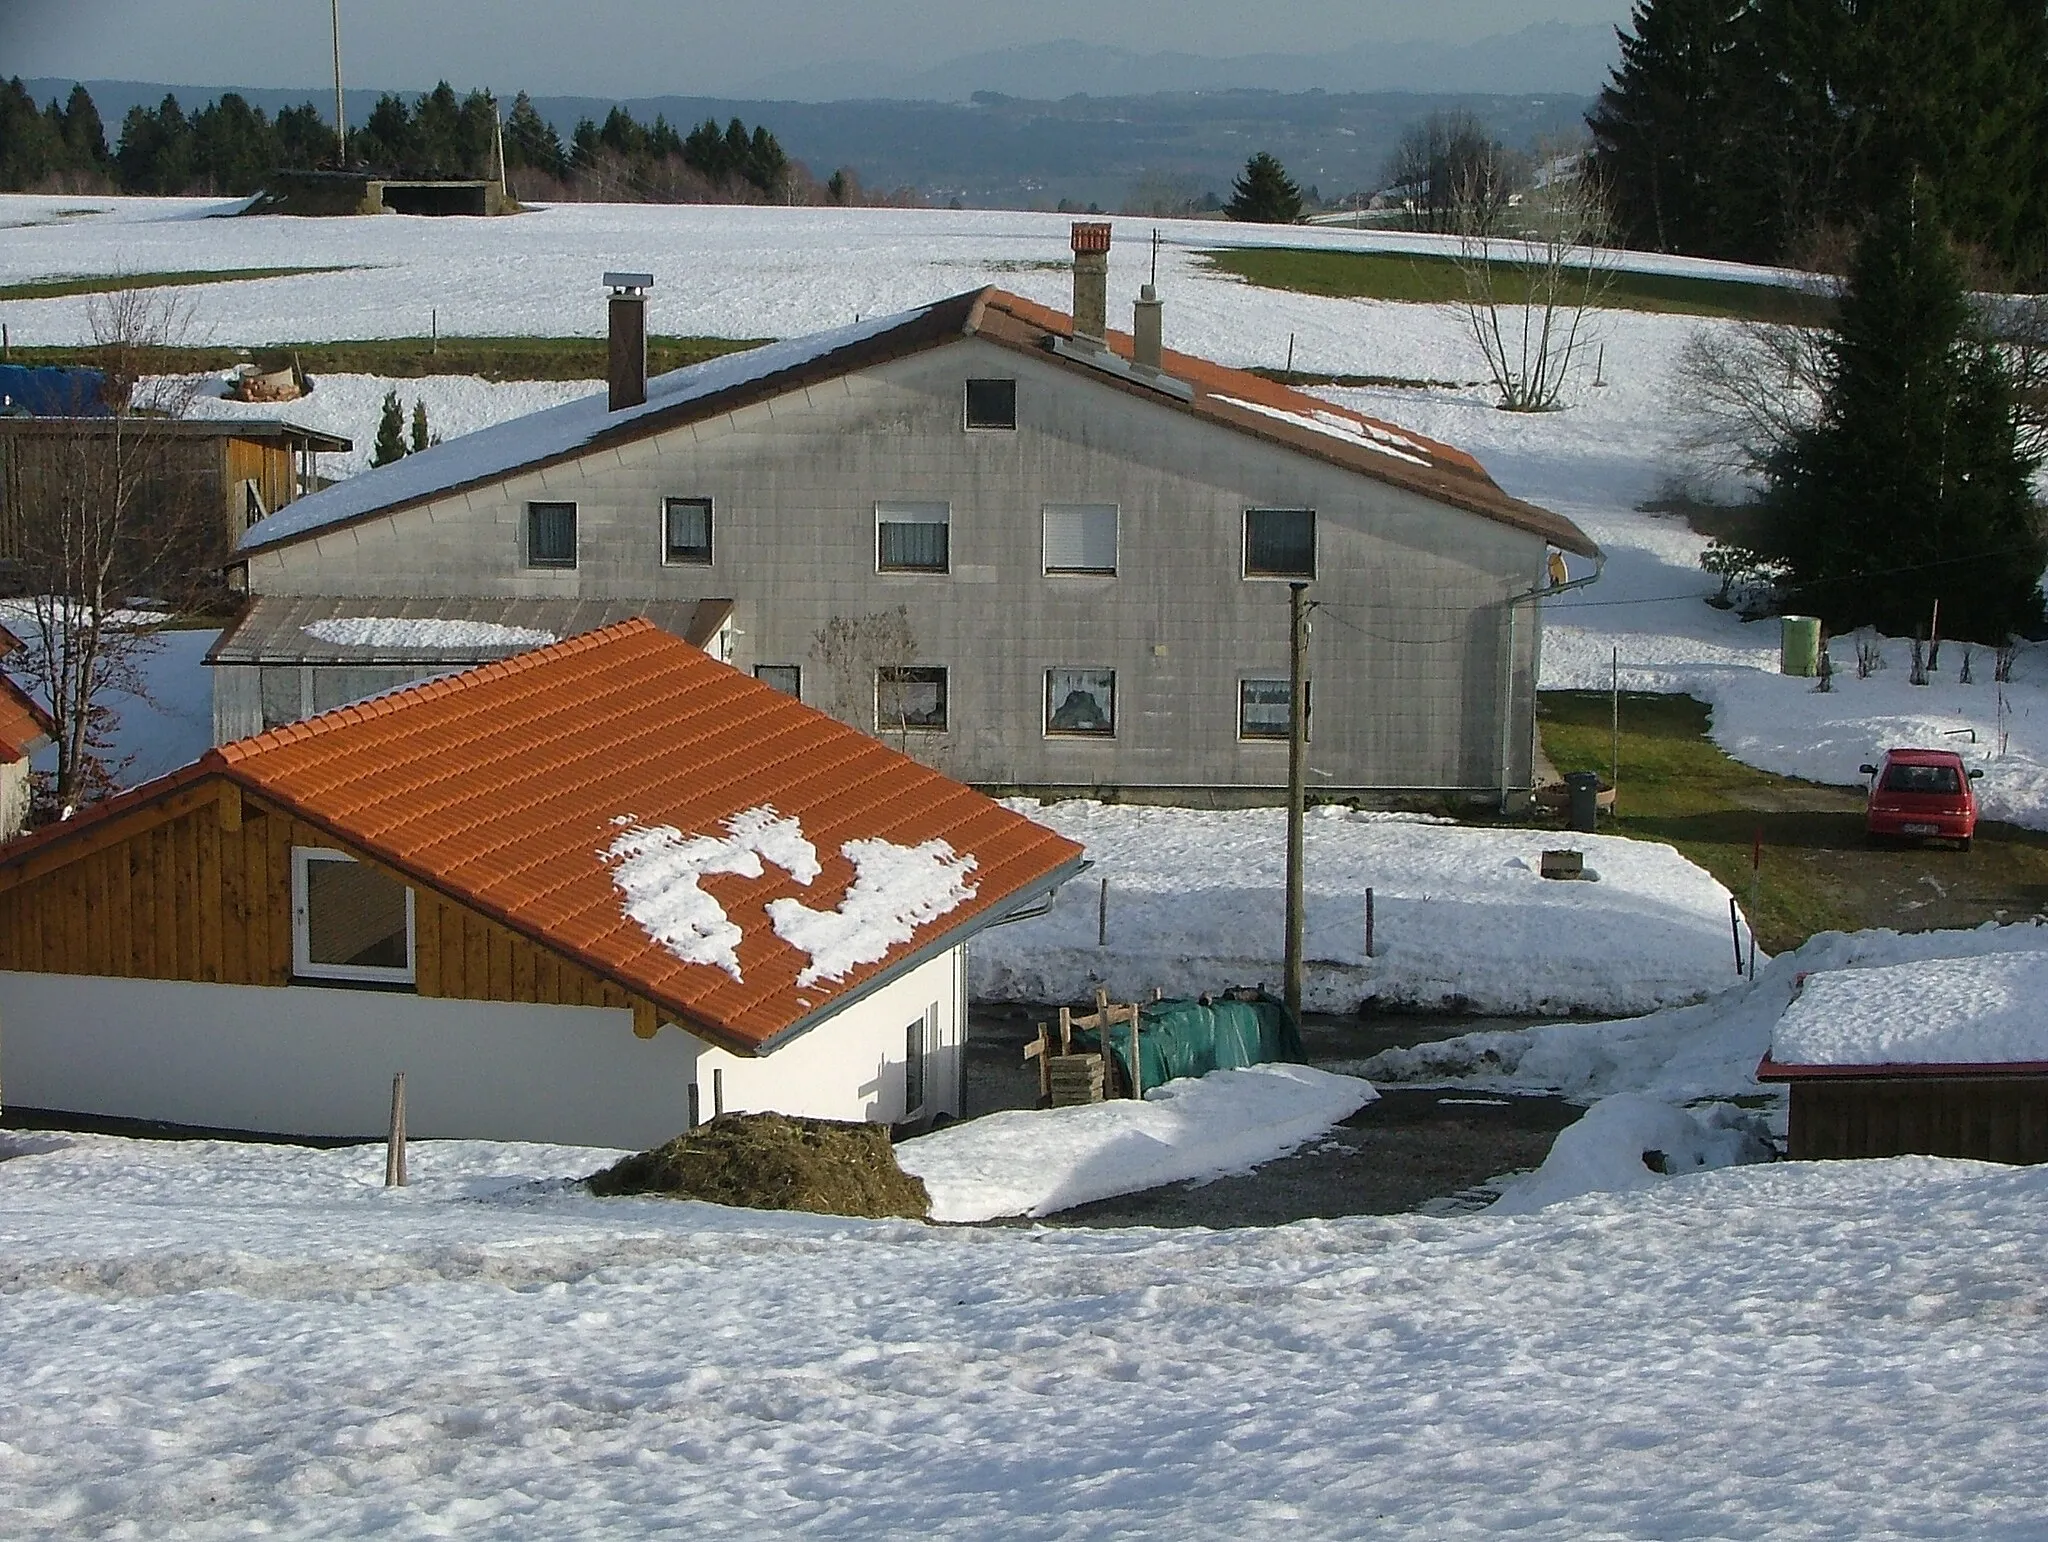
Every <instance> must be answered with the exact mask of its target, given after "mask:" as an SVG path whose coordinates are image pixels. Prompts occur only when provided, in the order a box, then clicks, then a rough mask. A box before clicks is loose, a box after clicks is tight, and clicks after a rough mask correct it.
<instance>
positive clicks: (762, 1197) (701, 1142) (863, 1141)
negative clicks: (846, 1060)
mask: <svg viewBox="0 0 2048 1542" xmlns="http://www.w3.org/2000/svg"><path fill="white" fill-rule="evenodd" d="M589 1184H590V1191H591V1193H593V1194H602V1195H614V1194H665V1195H668V1196H670V1197H672V1198H675V1199H702V1200H708V1201H710V1202H711V1203H713V1204H719V1205H744V1206H746V1207H747V1208H748V1209H750V1210H810V1211H814V1212H816V1213H818V1214H820V1215H865V1216H876V1217H880V1216H891V1215H897V1216H908V1217H910V1218H912V1219H914V1220H922V1219H924V1217H926V1216H927V1215H929V1214H930V1213H931V1203H932V1202H931V1196H930V1195H929V1194H927V1193H926V1192H925V1187H924V1180H923V1179H921V1178H913V1177H911V1176H910V1175H909V1174H908V1173H906V1172H904V1171H903V1169H902V1168H900V1167H898V1166H897V1165H896V1152H895V1148H894V1147H892V1146H891V1145H890V1143H889V1130H888V1127H887V1126H886V1125H880V1124H848V1123H841V1122H839V1121H837V1120H832V1119H796V1118H791V1117H790V1116H788V1115H785V1114H720V1115H719V1116H718V1117H717V1118H716V1119H713V1120H712V1121H711V1122H710V1123H709V1124H703V1125H699V1126H698V1127H697V1128H696V1129H694V1130H690V1131H688V1132H686V1133H685V1134H682V1135H678V1136H677V1137H676V1138H675V1139H674V1140H672V1141H670V1142H669V1143H668V1144H667V1145H665V1146H657V1147H656V1148H655V1149H654V1150H652V1151H642V1152H640V1153H639V1154H638V1155H635V1156H629V1157H626V1158H624V1159H623V1160H621V1161H620V1162H618V1163H616V1164H615V1165H613V1166H611V1167H608V1168H606V1169H605V1170H604V1171H603V1172H601V1173H597V1174H595V1175H594V1176H592V1177H591V1178H590V1179H589Z"/></svg>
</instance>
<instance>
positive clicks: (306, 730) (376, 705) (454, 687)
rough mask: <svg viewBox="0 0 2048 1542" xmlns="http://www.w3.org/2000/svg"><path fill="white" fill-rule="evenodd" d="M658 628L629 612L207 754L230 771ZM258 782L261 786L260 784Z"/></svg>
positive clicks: (219, 747)
mask: <svg viewBox="0 0 2048 1542" xmlns="http://www.w3.org/2000/svg"><path fill="white" fill-rule="evenodd" d="M659 630H660V628H658V627H656V626H655V624H654V623H653V622H652V621H649V620H647V619H646V618H645V617H644V616H632V617H629V618H628V619H626V620H624V621H616V622H614V623H612V625H610V626H603V627H599V628H598V629H597V630H596V631H594V632H580V633H578V634H577V635H576V636H574V637H567V638H564V639H562V640H561V641H560V642H553V643H549V644H547V645H546V646H545V647H540V648H535V649H532V650H531V651H529V652H526V653H516V654H514V655H513V656H512V657H510V658H507V659H497V660H494V661H492V662H491V663H488V664H478V665H476V666H475V667H473V668H470V669H465V670H463V671H462V672H461V673H460V674H454V675H447V676H444V677H442V678H441V679H439V680H422V681H419V682H417V683H416V684H413V685H407V686H402V687H400V688H399V689H398V690H395V691H391V692H388V693H387V694H385V695H382V696H376V697H372V698H371V699H370V700H368V701H358V702H351V703H349V704H348V705H347V706H342V707H335V708H333V709H332V710H330V711H327V712H323V713H321V714H319V715H318V716H317V717H310V718H304V719H301V720H300V721H298V722H296V723H285V724H283V725H281V726H279V727H277V728H269V729H265V730H264V731H263V732H262V733H260V734H255V735H252V736H251V737H249V738H247V739H237V740H234V741H233V742H232V743H229V744H223V745H220V746H218V747H217V748H215V749H212V750H209V751H207V754H208V755H210V756H218V757H219V758H220V760H221V763H222V765H223V767H224V768H228V769H233V768H236V767H239V766H240V765H241V764H242V763H243V762H244V761H248V760H252V759H254V758H255V757H256V756H259V755H261V754H263V753H265V752H266V751H269V750H274V749H281V748H283V747H284V746H286V745H288V744H301V743H304V742H306V741H307V740H310V739H317V738H320V737H322V736H323V735H325V734H328V733H332V732H335V731H337V730H339V729H341V728H345V727H351V726H353V725H355V724H357V723H365V722H371V721H374V720H375V719H377V718H380V717H389V716H390V715H391V714H392V713H394V712H403V711H407V710H409V709H411V708H412V707H414V706H415V705H417V704H418V703H420V702H423V701H431V700H433V699H434V698H436V697H438V696H449V695H455V694H458V693H463V692H469V691H474V690H477V689H479V688H481V687H483V686H486V685H489V684H491V683H492V682H494V681H498V680H503V679H505V678H507V677H508V676H512V675H520V674H529V673H531V672H532V671H534V670H536V669H544V668H546V667H547V666H549V665H550V664H554V663H556V662H558V661H559V660H561V659H565V658H572V657H574V656H575V655H576V654H578V653H586V652H588V651H589V650H590V649H592V648H601V647H605V646H608V645H609V644H611V643H614V642H617V641H619V640H620V639H621V638H625V637H631V636H635V635H637V634H639V633H642V632H653V631H659ZM202 758H204V757H202ZM257 785H260V782H259V783H257Z"/></svg>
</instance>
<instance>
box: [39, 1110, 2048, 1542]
mask: <svg viewBox="0 0 2048 1542" xmlns="http://www.w3.org/2000/svg"><path fill="white" fill-rule="evenodd" d="M0 1141H4V1143H5V1144H4V1147H0V1149H4V1150H5V1151H7V1152H10V1153H18V1154H16V1155H13V1157H12V1159H11V1160H6V1161H0V1385H4V1386H5V1387H6V1389H7V1395H6V1397H5V1398H0V1534H4V1535H7V1536H9V1537H20V1538H31V1537H35V1538H57V1537H63V1538H77V1537H104V1538H118V1537H166V1536H177V1537H187V1538H213V1537H231V1536H232V1537H239V1536H250V1535H258V1534H260V1535H265V1536H272V1537H279V1538H308V1539H315V1538H317V1539H323V1542H325V1539H333V1538H345V1537H369V1536H392V1537H427V1536H449V1535H460V1536H463V1537H466V1538H532V1537H548V1538H554V1539H563V1542H568V1539H575V1538H593V1539H596V1538H604V1539H612V1538H619V1537H637V1536H655V1535H707V1536H748V1537H766V1536H806V1537H856V1536H859V1537H865V1536H884V1535H906V1534H919V1535H932V1536H948V1537H998V1536H1000V1537H1006V1538H1007V1537H1016V1538H1037V1537H1044V1538H1090V1537H1113V1536H1114V1537H1129V1536H1147V1537H1171V1538H1185V1537H1194V1536H1228V1537H1240V1538H1246V1539H1259V1538H1269V1537H1270V1538H1290V1539H1291V1538H1299V1537H1354V1536H1355V1537H1382V1536H1415V1537H1491V1536H1500V1535H1503V1534H1513V1535H1517V1536H1531V1537H1559V1538H1580V1537H1588V1536H1614V1537H1657V1538H1686V1537H1717V1538H1718V1537H1756V1536H1770V1537H1859V1538H1878V1537H1913V1538H1937V1537H1940V1538H1946V1537H1955V1538H1973V1539H1983V1538H1994V1539H1996V1538H2010V1539H2019V1538H2026V1537H2035V1536H2038V1535H2039V1534H2040V1519H2041V1516H2042V1515H2043V1514H2044V1513H2048V1461H2044V1460H2043V1457H2044V1454H2048V1452H2044V1438H2043V1435H2042V1425H2041V1419H2040V1399H2041V1388H2042V1386H2043V1384H2044V1382H2048V1335H2044V1334H2043V1333H2042V1331H2041V1324H2042V1321H2043V1318H2044V1314H2048V1286H2044V1284H2043V1281H2042V1277H2041V1272H2040V1256H2041V1249H2042V1246H2043V1243H2044V1240H2048V1170H2044V1169H2008V1168H1995V1167H1986V1166H1979V1165H1974V1164H1968V1163H1958V1162H1940V1161H1932V1160H1921V1159H1908V1160H1901V1161H1890V1162H1865V1163H1831V1164H1821V1165H1815V1166H1803V1165H1802V1166H1792V1165H1781V1166H1766V1167H1740V1168H1732V1169H1726V1170H1722V1171H1717V1172H1708V1173H1704V1174H1700V1175H1697V1176H1693V1177H1689V1178H1677V1179H1672V1180H1670V1181H1668V1182H1665V1183H1662V1184H1660V1185H1659V1186H1658V1187H1657V1188H1656V1189H1654V1190H1651V1191H1648V1192H1643V1193H1636V1194H1627V1195H1608V1196H1597V1197H1592V1198H1587V1199H1582V1200H1579V1201H1575V1202H1572V1203H1569V1204H1565V1205H1561V1206H1557V1207H1554V1208H1551V1209H1549V1210H1545V1211H1542V1212H1540V1213H1537V1214H1533V1215H1527V1216H1491V1215H1480V1216H1476V1217H1462V1218H1456V1219H1429V1218H1424V1217H1393V1218H1383V1219H1361V1220H1351V1221H1333V1222H1304V1223H1301V1224H1297V1225H1293V1226H1285V1227H1279V1228H1274V1229H1270V1230H1250V1231H1232V1232H1208V1231H1201V1230H1192V1231H1182V1232H1151V1231H1110V1232H1091V1231H1085V1230H1065V1231H1052V1230H1037V1229H1031V1230H995V1231H956V1230H947V1229H934V1228H928V1227H924V1226H919V1225H915V1224H909V1223H873V1222H858V1221H837V1220H827V1219H822V1218H805V1217H790V1216H769V1215H762V1214H749V1213H744V1212H736V1211H721V1210H717V1209H713V1208H710V1207H705V1206H699V1205H689V1204H676V1203H671V1202H665V1201H660V1200H611V1201H598V1200H593V1199H590V1198H588V1197H586V1196H582V1195H579V1194H576V1193H573V1192H568V1191H565V1190H563V1189H562V1188H560V1187H555V1186H545V1185H543V1186H541V1187H538V1188H535V1187H526V1186H524V1185H527V1184H528V1183H530V1182H531V1181H532V1180H549V1179H555V1178H559V1177H565V1176H570V1175H576V1174H581V1173H585V1172H588V1171H590V1170H591V1169H593V1168H595V1167H596V1166H598V1165H599V1164H600V1163H601V1162H602V1161H603V1160H604V1159H605V1158H606V1156H607V1155H608V1154H607V1153H602V1152H594V1151H563V1150H559V1149H549V1148H536V1147H485V1146H469V1145H419V1146H415V1147H414V1150H413V1166H414V1171H415V1173H416V1175H417V1180H416V1184H415V1186H414V1187H413V1188H411V1189H408V1190H404V1191H391V1192H386V1191H384V1190H382V1189H381V1188H379V1187H377V1186H376V1185H377V1182H378V1179H379V1177H380V1154H379V1153H378V1152H376V1151H375V1150H372V1149H361V1148H358V1149H355V1150H348V1151H337V1152H329V1153H318V1154H316V1153H309V1152H305V1151H296V1150H286V1149H281V1148H276V1147H247V1146H243V1147H236V1146H225V1145H209V1144H179V1145H163V1144H146V1145H138V1144H134V1143H130V1142H125V1141H117V1140H111V1139H104V1138H94V1137H63V1136H42V1135H21V1134H16V1135H6V1136H0Z"/></svg>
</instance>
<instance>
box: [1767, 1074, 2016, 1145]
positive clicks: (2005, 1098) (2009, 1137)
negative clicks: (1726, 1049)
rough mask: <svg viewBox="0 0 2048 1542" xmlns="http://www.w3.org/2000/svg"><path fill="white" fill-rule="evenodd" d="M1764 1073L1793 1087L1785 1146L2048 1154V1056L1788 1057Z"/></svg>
mask: <svg viewBox="0 0 2048 1542" xmlns="http://www.w3.org/2000/svg"><path fill="white" fill-rule="evenodd" d="M1756 1078H1757V1080H1758V1081H1760V1082H1784V1083H1786V1084H1787V1085H1788V1087H1789V1089H1790V1091H1791V1095H1792V1109H1791V1120H1790V1124H1789V1126H1788V1129H1787V1132H1786V1143H1787V1151H1786V1154H1787V1155H1788V1156H1790V1157H1791V1158H1792V1160H1793V1161H1795V1162H1808V1161H1814V1162H1818V1161H1827V1160H1829V1159H1832V1158H1837V1157H1888V1156H1944V1157H1968V1158H1971V1159H1973V1160H1976V1161H1980V1162H2015V1163H2034V1162H2048V1062H2041V1061H2019V1062H2014V1063H2011V1064H1991V1065H1863V1066H1838V1065H1827V1066H1813V1065H1781V1064H1779V1063H1778V1062H1777V1061H1775V1060H1773V1059H1771V1058H1770V1056H1768V1055H1766V1056H1765V1057H1764V1059H1763V1063H1762V1064H1760V1065H1759V1066H1758V1067H1757V1070H1756Z"/></svg>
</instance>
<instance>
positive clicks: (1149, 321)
mask: <svg viewBox="0 0 2048 1542" xmlns="http://www.w3.org/2000/svg"><path fill="white" fill-rule="evenodd" d="M1165 308H1166V307H1165V306H1163V305H1162V304H1161V303H1160V301H1159V291H1158V290H1156V289H1154V288H1153V287H1152V286H1151V285H1150V284H1147V285H1146V286H1145V287H1144V288H1143V289H1140V290H1139V291H1138V303H1137V304H1135V305H1133V306H1132V307H1131V363H1133V364H1134V365H1136V366H1137V367H1138V368H1139V369H1149V370H1153V371H1157V370H1158V368H1159V354H1160V349H1161V347H1162V346H1163V343H1162V331H1163V328H1162V325H1161V313H1162V312H1163V311H1164V310H1165Z"/></svg>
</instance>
